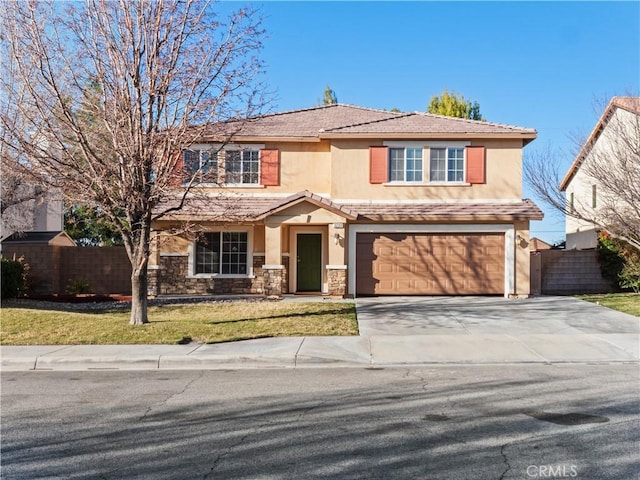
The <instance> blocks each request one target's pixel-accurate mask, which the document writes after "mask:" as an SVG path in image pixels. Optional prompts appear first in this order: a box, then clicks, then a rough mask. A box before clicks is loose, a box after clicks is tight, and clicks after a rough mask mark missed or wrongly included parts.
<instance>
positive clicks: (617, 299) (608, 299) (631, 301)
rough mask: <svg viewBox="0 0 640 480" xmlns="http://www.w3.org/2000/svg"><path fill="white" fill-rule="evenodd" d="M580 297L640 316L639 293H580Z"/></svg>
mask: <svg viewBox="0 0 640 480" xmlns="http://www.w3.org/2000/svg"><path fill="white" fill-rule="evenodd" d="M578 298H580V299H581V300H586V301H588V302H592V303H598V304H600V305H602V306H604V307H608V308H612V309H613V310H618V311H619V312H624V313H630V314H631V315H635V316H636V317H640V294H639V293H606V294H601V295H579V296H578Z"/></svg>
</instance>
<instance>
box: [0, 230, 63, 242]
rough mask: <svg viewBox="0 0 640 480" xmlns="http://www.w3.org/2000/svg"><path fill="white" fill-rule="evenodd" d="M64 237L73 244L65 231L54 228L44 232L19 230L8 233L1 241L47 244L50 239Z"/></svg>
mask: <svg viewBox="0 0 640 480" xmlns="http://www.w3.org/2000/svg"><path fill="white" fill-rule="evenodd" d="M58 237H59V238H61V239H64V240H65V241H68V243H69V244H73V243H74V241H73V240H72V239H71V237H69V235H67V233H66V232H63V231H60V230H55V231H46V232H21V233H13V234H11V235H9V236H8V237H7V238H5V239H4V240H2V243H14V242H15V243H42V244H48V243H49V242H51V241H52V240H55V239H57V238H58Z"/></svg>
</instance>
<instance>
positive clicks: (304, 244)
mask: <svg viewBox="0 0 640 480" xmlns="http://www.w3.org/2000/svg"><path fill="white" fill-rule="evenodd" d="M297 253H298V259H297V260H298V267H297V270H296V273H297V277H296V278H297V286H296V287H297V288H296V291H298V292H319V291H320V290H321V289H322V235H321V234H319V233H299V234H298V235H297Z"/></svg>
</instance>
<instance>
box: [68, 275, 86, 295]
mask: <svg viewBox="0 0 640 480" xmlns="http://www.w3.org/2000/svg"><path fill="white" fill-rule="evenodd" d="M66 293H68V294H69V295H78V294H80V293H91V285H89V282H87V281H86V280H85V279H84V278H73V279H71V280H69V282H68V283H67V288H66Z"/></svg>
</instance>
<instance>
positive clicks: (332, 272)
mask: <svg viewBox="0 0 640 480" xmlns="http://www.w3.org/2000/svg"><path fill="white" fill-rule="evenodd" d="M327 278H328V281H329V292H328V293H329V295H330V296H332V297H344V296H345V295H346V294H347V266H346V265H327Z"/></svg>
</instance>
